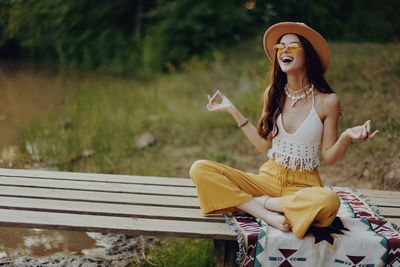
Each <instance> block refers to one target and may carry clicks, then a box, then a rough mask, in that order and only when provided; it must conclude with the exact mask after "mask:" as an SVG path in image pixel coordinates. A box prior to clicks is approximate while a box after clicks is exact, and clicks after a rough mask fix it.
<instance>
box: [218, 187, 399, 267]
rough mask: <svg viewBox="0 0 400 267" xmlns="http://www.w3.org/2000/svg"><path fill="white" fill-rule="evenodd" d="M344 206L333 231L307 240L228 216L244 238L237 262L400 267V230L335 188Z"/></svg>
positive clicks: (313, 230) (246, 265)
mask: <svg viewBox="0 0 400 267" xmlns="http://www.w3.org/2000/svg"><path fill="white" fill-rule="evenodd" d="M331 189H333V190H334V191H335V192H336V193H337V194H338V195H339V197H340V199H341V203H342V205H341V206H340V210H339V213H338V216H337V217H336V219H335V220H334V222H333V223H332V225H331V226H329V227H325V228H317V227H310V229H309V230H308V232H307V234H306V236H305V237H304V239H303V240H300V239H297V238H296V237H294V236H293V234H291V233H284V232H282V231H280V230H278V229H276V228H273V227H270V226H268V225H267V224H266V223H265V222H264V221H262V220H258V219H255V218H254V217H252V216H250V215H247V216H239V215H234V216H225V221H226V222H227V224H228V225H229V227H230V228H231V229H232V230H233V231H235V233H236V234H237V235H238V242H239V252H237V258H236V262H237V263H238V264H240V266H241V267H250V266H256V267H258V266H280V267H289V266H293V267H294V266H304V267H308V266H327V267H328V266H359V267H375V266H390V267H398V266H400V233H399V231H398V230H399V227H398V226H396V225H394V224H392V223H390V222H388V221H386V220H385V219H384V218H383V217H381V216H380V215H379V214H378V213H377V209H376V207H374V206H372V205H371V204H370V202H369V200H367V199H366V198H365V197H363V196H361V195H360V194H359V193H358V192H357V191H355V190H352V189H350V188H347V187H331Z"/></svg>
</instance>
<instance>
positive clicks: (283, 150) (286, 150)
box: [267, 92, 323, 171]
mask: <svg viewBox="0 0 400 267" xmlns="http://www.w3.org/2000/svg"><path fill="white" fill-rule="evenodd" d="M311 95H312V100H313V103H312V106H311V110H310V112H309V113H308V115H307V117H306V119H305V120H304V121H303V123H302V124H301V125H300V127H299V128H298V129H297V130H296V131H295V132H294V133H292V134H291V133H288V132H286V130H285V128H284V127H283V123H282V113H281V114H279V116H278V118H277V121H276V125H277V127H278V129H279V132H278V135H277V136H275V137H274V138H273V139H272V147H271V148H270V149H269V150H268V153H267V155H268V157H272V156H274V158H275V161H276V162H277V163H278V164H281V165H284V166H287V167H289V168H291V169H292V170H296V167H297V166H300V171H310V170H313V169H314V168H316V167H317V166H318V165H319V158H318V152H319V147H320V144H321V141H322V130H323V124H322V122H321V119H320V118H319V116H318V113H317V111H316V110H315V107H314V105H315V103H314V102H315V101H314V92H312V94H311Z"/></svg>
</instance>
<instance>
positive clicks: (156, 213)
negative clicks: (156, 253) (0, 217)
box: [0, 196, 224, 222]
mask: <svg viewBox="0 0 400 267" xmlns="http://www.w3.org/2000/svg"><path fill="white" fill-rule="evenodd" d="M0 208H7V209H18V210H21V209H22V210H34V211H44V212H63V213H70V214H71V215H74V214H91V215H103V216H121V217H138V218H149V219H164V220H165V219H167V220H188V221H209V222H224V219H223V218H222V217H219V218H217V217H204V216H203V215H202V213H201V210H200V209H190V208H171V207H154V206H142V205H126V204H108V203H93V202H80V201H63V200H49V199H35V198H16V197H2V196H0Z"/></svg>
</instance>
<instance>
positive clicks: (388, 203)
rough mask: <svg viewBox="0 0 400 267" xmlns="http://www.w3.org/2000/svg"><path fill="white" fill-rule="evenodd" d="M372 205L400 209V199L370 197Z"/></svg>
mask: <svg viewBox="0 0 400 267" xmlns="http://www.w3.org/2000/svg"><path fill="white" fill-rule="evenodd" d="M368 199H369V200H371V202H372V204H374V205H377V206H380V207H397V208H400V199H397V198H382V197H368Z"/></svg>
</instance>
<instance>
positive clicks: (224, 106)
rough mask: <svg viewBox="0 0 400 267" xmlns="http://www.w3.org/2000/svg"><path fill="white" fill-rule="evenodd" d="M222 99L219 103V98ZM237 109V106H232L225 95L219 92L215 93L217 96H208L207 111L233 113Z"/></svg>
mask: <svg viewBox="0 0 400 267" xmlns="http://www.w3.org/2000/svg"><path fill="white" fill-rule="evenodd" d="M218 96H219V97H220V98H221V103H217V101H216V100H217V97H218ZM234 109H235V106H234V105H233V104H232V102H231V101H230V100H229V99H228V98H227V97H226V96H225V95H224V94H222V93H221V92H220V91H219V90H217V92H215V94H214V95H213V96H212V97H210V96H209V95H208V104H207V110H208V111H210V112H221V111H225V112H232V111H233V110H234Z"/></svg>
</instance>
